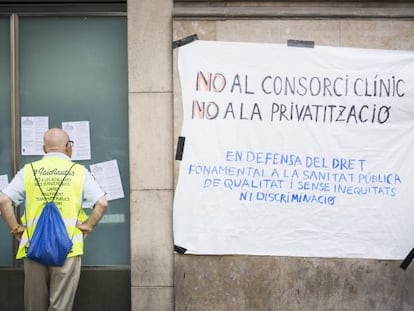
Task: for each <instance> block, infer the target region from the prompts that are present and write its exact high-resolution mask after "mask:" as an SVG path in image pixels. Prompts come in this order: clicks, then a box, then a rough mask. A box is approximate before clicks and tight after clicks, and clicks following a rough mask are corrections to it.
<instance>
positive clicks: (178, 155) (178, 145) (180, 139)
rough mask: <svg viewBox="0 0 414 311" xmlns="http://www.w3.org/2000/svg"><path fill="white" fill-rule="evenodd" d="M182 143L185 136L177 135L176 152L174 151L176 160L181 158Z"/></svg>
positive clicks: (182, 151)
mask: <svg viewBox="0 0 414 311" xmlns="http://www.w3.org/2000/svg"><path fill="white" fill-rule="evenodd" d="M184 143H185V137H183V136H179V137H178V142H177V152H176V153H175V159H176V160H178V161H181V160H182V159H183V153H184Z"/></svg>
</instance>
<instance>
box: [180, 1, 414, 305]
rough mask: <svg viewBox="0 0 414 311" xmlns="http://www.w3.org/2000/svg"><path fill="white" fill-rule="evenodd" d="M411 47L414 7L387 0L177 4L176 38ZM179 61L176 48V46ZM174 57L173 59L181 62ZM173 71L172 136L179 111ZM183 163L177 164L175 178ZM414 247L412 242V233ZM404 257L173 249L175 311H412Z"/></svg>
mask: <svg viewBox="0 0 414 311" xmlns="http://www.w3.org/2000/svg"><path fill="white" fill-rule="evenodd" d="M191 34H197V35H198V37H199V38H200V39H202V40H221V41H245V42H268V43H286V40H288V39H299V40H312V41H315V44H316V45H331V46H343V47H361V48H383V49H404V50H414V6H413V5H412V4H409V3H404V4H401V3H400V4H398V3H395V2H392V1H389V2H383V3H372V2H371V3H364V2H363V1H360V2H358V3H350V2H349V3H340V4H339V3H334V4H329V3H321V2H318V3H310V2H306V1H301V2H292V3H287V2H285V3H280V2H273V3H256V2H253V1H251V2H243V3H234V2H224V1H216V5H214V6H211V5H210V6H205V4H195V3H190V2H186V3H184V2H181V3H176V7H175V9H174V19H173V39H174V40H177V39H180V38H183V37H186V36H188V35H191ZM174 59H175V60H176V53H174ZM175 65H176V64H175ZM176 70H177V69H176V66H175V71H174V138H176V137H177V136H179V133H180V127H181V119H182V111H181V97H180V87H179V83H178V74H177V71H176ZM177 168H178V164H177V163H175V170H174V173H175V175H174V176H175V178H177ZM413 246H414V241H413ZM399 264H400V262H399V261H379V260H358V259H324V258H293V257H266V256H191V255H178V254H176V255H175V266H174V268H175V274H174V275H175V277H174V282H175V309H176V310H180V311H182V310H203V311H209V310H212V311H213V310H214V311H220V310H223V311H228V310H254V311H256V310H282V311H287V310H304V311H305V310H306V311H308V310H341V311H343V310H358V311H360V310H367V311H368V310H389V311H396V310H407V311H408V310H413V309H414V298H413V297H414V285H413V279H414V266H410V267H409V268H408V269H407V270H406V271H405V272H404V271H403V270H401V269H400V268H399Z"/></svg>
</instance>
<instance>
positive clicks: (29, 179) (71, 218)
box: [16, 156, 88, 259]
mask: <svg viewBox="0 0 414 311" xmlns="http://www.w3.org/2000/svg"><path fill="white" fill-rule="evenodd" d="M72 164H73V162H72V161H70V160H67V159H65V158H61V157H53V156H51V157H45V158H43V159H42V160H39V161H36V162H33V163H32V165H33V168H34V170H35V171H36V177H37V179H38V181H39V183H40V187H41V189H42V190H43V193H44V194H45V196H46V198H47V200H49V201H51V200H52V199H53V195H54V194H55V193H56V190H57V189H58V187H59V185H60V183H61V181H62V179H63V177H64V176H65V175H66V173H67V172H68V170H69V169H70V167H71V166H72ZM23 176H24V187H25V189H26V209H25V213H24V214H23V216H22V217H21V220H22V224H23V225H25V226H26V230H25V231H24V233H23V236H22V239H21V241H20V244H19V249H18V250H17V255H16V258H17V259H20V258H24V257H26V255H27V246H28V244H29V239H31V238H32V236H33V233H34V230H35V228H36V224H37V221H38V220H39V217H40V215H41V213H42V210H43V207H44V205H45V203H46V202H45V199H44V198H43V195H42V192H41V190H40V188H39V187H38V185H37V182H36V180H35V176H34V174H33V170H32V168H31V166H30V164H26V165H25V167H24V173H23ZM84 178H85V168H84V167H83V166H82V165H80V164H76V165H75V166H73V167H72V169H71V171H70V172H69V174H68V175H67V176H66V178H65V180H64V182H63V184H62V186H61V187H60V189H59V191H58V193H57V195H56V197H55V199H54V200H53V201H54V202H55V203H56V206H57V207H58V208H59V211H60V213H61V215H62V218H63V221H64V222H65V225H66V229H67V231H68V235H69V238H70V239H72V242H73V246H72V250H71V251H70V252H69V254H68V257H73V256H78V255H83V234H82V231H81V230H79V229H78V228H76V223H77V222H84V221H85V220H86V219H87V218H88V216H87V214H86V213H85V211H84V209H83V208H82V207H81V200H82V189H83V182H84Z"/></svg>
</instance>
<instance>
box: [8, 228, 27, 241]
mask: <svg viewBox="0 0 414 311" xmlns="http://www.w3.org/2000/svg"><path fill="white" fill-rule="evenodd" d="M24 230H26V227H23V226H21V225H18V226H17V227H16V228H14V229H13V230H12V231H10V233H11V234H13V235H14V237H15V238H16V239H17V241H19V242H20V240H21V239H22V235H23V232H24Z"/></svg>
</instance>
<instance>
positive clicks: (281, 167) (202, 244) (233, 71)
mask: <svg viewBox="0 0 414 311" xmlns="http://www.w3.org/2000/svg"><path fill="white" fill-rule="evenodd" d="M178 66H179V73H180V82H181V88H182V100H183V127H182V134H181V135H182V136H184V137H185V147H184V152H183V159H182V161H181V163H180V172H179V179H178V184H177V189H176V192H175V198H174V243H175V245H177V246H180V247H183V248H185V249H187V253H191V254H251V255H276V256H299V257H308V256H310V257H352V258H378V259H401V258H404V257H405V256H406V255H407V253H408V252H409V251H410V250H411V248H412V247H413V246H414V202H413V201H414V200H413V199H412V197H411V194H412V193H414V160H413V159H414V53H413V52H409V51H387V50H369V49H351V48H337V47H322V46H316V47H315V48H300V47H287V46H285V45H275V44H254V43H230V42H207V41H196V42H193V43H191V44H188V45H186V46H183V47H181V48H179V58H178Z"/></svg>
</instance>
